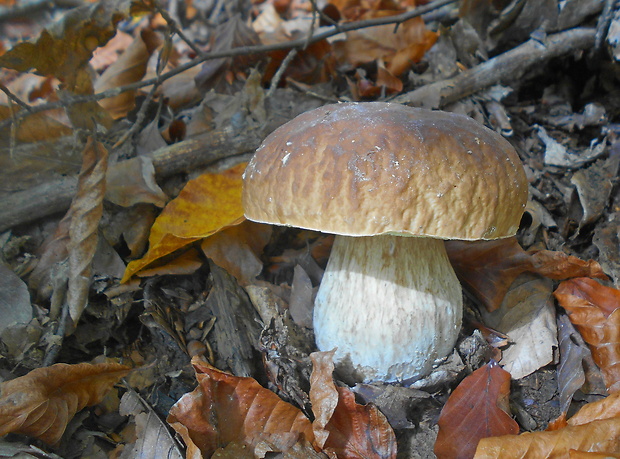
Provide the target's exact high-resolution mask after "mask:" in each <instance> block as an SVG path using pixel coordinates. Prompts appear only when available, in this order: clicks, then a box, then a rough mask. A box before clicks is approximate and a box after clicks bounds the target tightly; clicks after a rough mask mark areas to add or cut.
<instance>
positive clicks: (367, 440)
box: [310, 351, 396, 459]
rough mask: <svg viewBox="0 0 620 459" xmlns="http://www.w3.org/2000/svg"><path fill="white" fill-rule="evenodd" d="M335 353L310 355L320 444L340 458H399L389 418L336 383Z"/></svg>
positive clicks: (312, 394) (313, 399)
mask: <svg viewBox="0 0 620 459" xmlns="http://www.w3.org/2000/svg"><path fill="white" fill-rule="evenodd" d="M334 352H335V351H330V352H314V353H312V354H311V355H310V358H311V359H312V363H313V368H312V376H311V379H310V381H311V389H310V401H311V403H312V411H313V414H314V415H315V421H314V422H313V425H312V427H313V429H314V432H315V436H316V438H317V443H318V445H317V446H319V447H322V448H323V451H324V452H326V453H328V454H330V453H332V454H333V455H335V456H336V457H338V458H339V459H347V458H350V459H353V458H367V459H371V458H396V437H395V435H394V431H393V430H392V428H391V427H390V424H389V423H388V421H387V419H386V417H385V416H383V414H382V413H381V412H380V411H379V410H378V409H377V407H376V406H375V405H373V404H371V403H369V404H368V405H360V404H358V403H356V402H355V394H354V393H353V391H351V390H350V389H349V388H348V387H336V385H335V384H334V381H333V378H332V371H333V369H334V364H333V356H334ZM332 457H334V456H332Z"/></svg>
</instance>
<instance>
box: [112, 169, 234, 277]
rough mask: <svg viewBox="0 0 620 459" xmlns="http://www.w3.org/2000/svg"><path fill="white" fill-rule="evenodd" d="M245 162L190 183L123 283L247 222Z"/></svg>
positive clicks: (167, 209) (156, 227)
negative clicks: (178, 252) (243, 189)
mask: <svg viewBox="0 0 620 459" xmlns="http://www.w3.org/2000/svg"><path fill="white" fill-rule="evenodd" d="M245 166H246V163H241V164H238V165H236V166H235V167H232V168H230V169H228V170H226V171H224V172H221V173H219V174H203V175H201V176H200V177H198V178H196V179H194V180H190V181H189V182H187V184H186V185H185V188H183V190H181V192H180V193H179V196H178V197H177V198H176V199H174V200H172V201H170V202H169V203H168V205H167V206H166V207H165V208H164V210H163V211H162V213H161V214H160V215H159V217H158V218H157V220H155V223H154V224H153V227H152V228H151V234H150V236H149V250H148V252H147V253H146V255H144V257H143V258H141V259H140V260H135V261H132V262H131V263H129V265H128V266H127V270H126V271H125V276H124V277H123V280H122V282H126V281H128V280H129V278H130V277H131V276H133V275H134V274H136V273H137V272H138V271H140V270H142V269H144V268H145V267H147V266H148V265H149V264H151V263H153V262H154V261H155V260H158V259H160V258H162V257H164V256H166V255H170V254H171V253H172V252H174V251H176V250H178V249H181V248H183V247H185V246H187V245H189V244H191V243H192V242H194V241H197V240H199V239H202V238H205V237H208V236H210V235H212V234H215V233H217V232H218V231H220V230H222V229H224V228H228V227H230V226H234V225H238V224H239V223H241V222H242V221H243V220H244V217H243V206H242V205H241V185H242V182H243V181H242V179H241V175H242V174H243V171H244V170H245Z"/></svg>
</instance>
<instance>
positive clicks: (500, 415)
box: [435, 361, 519, 459]
mask: <svg viewBox="0 0 620 459" xmlns="http://www.w3.org/2000/svg"><path fill="white" fill-rule="evenodd" d="M509 392H510V373H508V372H507V371H504V370H502V369H501V368H500V367H499V366H498V365H497V363H495V362H493V361H491V362H490V363H488V364H487V365H485V366H483V367H481V368H479V369H478V370H476V371H474V372H473V373H472V374H471V375H469V376H468V377H467V378H465V379H464V380H463V381H462V382H461V383H460V384H459V385H458V387H457V388H456V389H455V390H454V392H453V393H452V395H451V396H450V398H449V399H448V401H447V402H446V404H445V406H444V407H443V410H442V411H441V415H440V417H439V434H438V435H437V442H436V443H435V454H437V456H438V457H441V458H442V459H444V458H445V459H448V458H468V457H472V455H473V453H474V451H475V450H476V446H477V445H478V442H479V441H480V440H481V439H483V438H485V437H492V436H497V435H505V434H515V433H517V432H519V425H518V424H517V423H516V422H515V421H514V419H512V418H511V417H510V415H509V414H508V413H509V409H510V408H509V405H508V395H509Z"/></svg>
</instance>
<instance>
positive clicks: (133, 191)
mask: <svg viewBox="0 0 620 459" xmlns="http://www.w3.org/2000/svg"><path fill="white" fill-rule="evenodd" d="M105 197H106V199H107V200H108V201H110V202H113V203H114V204H116V205H119V206H123V207H131V206H133V205H135V204H139V203H147V204H154V205H156V206H157V207H164V206H165V205H166V202H168V196H166V194H165V193H164V192H163V191H162V189H161V188H160V187H159V185H158V184H157V182H156V181H155V167H154V166H153V160H152V159H151V158H149V157H147V156H137V157H135V158H132V159H129V160H127V161H122V162H120V163H116V164H114V165H113V166H112V167H110V170H109V171H108V175H107V188H106V194H105Z"/></svg>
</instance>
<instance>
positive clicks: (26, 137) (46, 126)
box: [0, 105, 72, 142]
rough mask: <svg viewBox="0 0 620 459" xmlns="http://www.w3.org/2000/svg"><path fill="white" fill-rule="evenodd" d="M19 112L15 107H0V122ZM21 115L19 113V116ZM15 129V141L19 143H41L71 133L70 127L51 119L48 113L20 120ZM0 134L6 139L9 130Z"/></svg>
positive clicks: (35, 114)
mask: <svg viewBox="0 0 620 459" xmlns="http://www.w3.org/2000/svg"><path fill="white" fill-rule="evenodd" d="M20 111H21V110H20V109H19V107H17V106H13V107H8V106H4V105H0V121H2V120H5V119H9V118H11V116H15V115H17V113H18V112H20ZM22 114H23V113H20V115H22ZM15 127H16V130H15V139H16V140H18V141H19V142H43V141H46V140H52V139H57V138H58V137H62V136H66V135H70V134H71V132H72V130H71V128H70V127H68V126H67V125H65V124H63V123H61V122H60V121H58V120H56V119H54V118H53V117H51V116H50V114H49V113H48V112H45V113H33V114H32V115H28V116H26V117H25V118H24V119H22V120H20V121H19V123H17V124H16V126H15ZM0 132H2V135H3V136H6V138H7V139H8V138H9V136H10V135H11V134H10V132H9V129H4V130H2V131H0Z"/></svg>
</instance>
